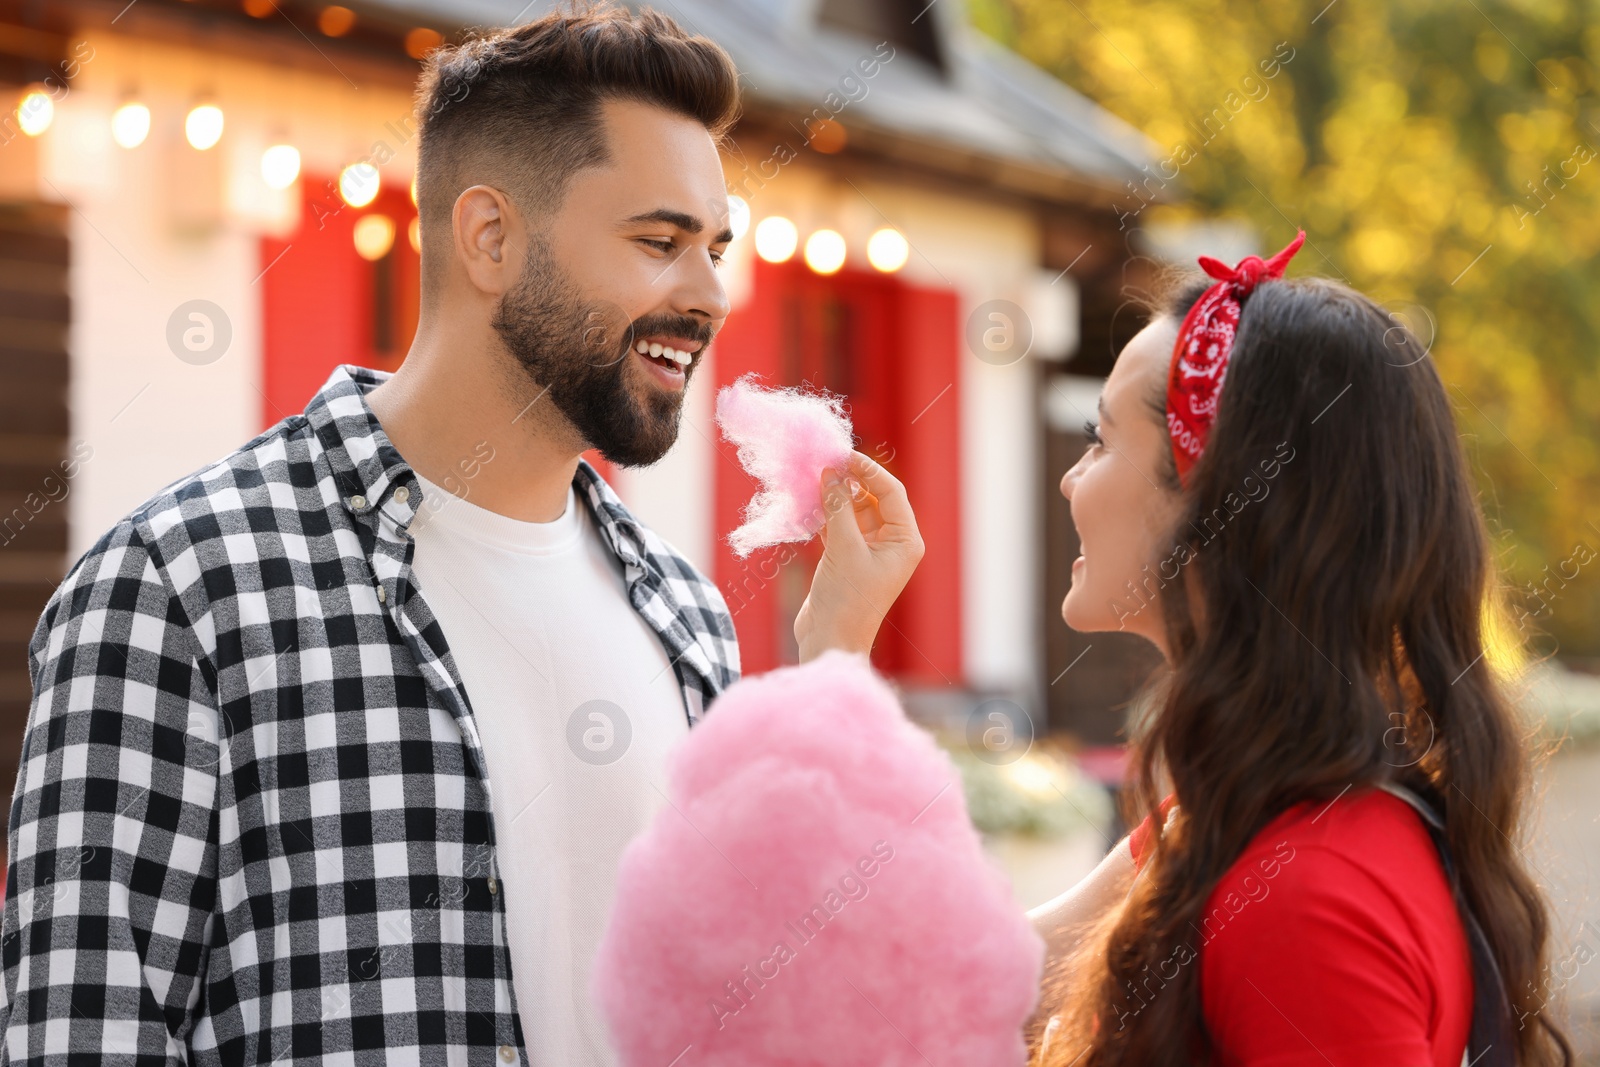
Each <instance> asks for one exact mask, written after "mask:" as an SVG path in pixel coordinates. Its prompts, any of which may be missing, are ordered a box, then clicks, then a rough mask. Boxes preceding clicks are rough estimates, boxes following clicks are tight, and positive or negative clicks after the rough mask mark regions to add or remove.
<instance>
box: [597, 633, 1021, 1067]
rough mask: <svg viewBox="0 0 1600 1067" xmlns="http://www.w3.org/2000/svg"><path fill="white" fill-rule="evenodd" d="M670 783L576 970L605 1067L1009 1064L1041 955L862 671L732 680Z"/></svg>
mask: <svg viewBox="0 0 1600 1067" xmlns="http://www.w3.org/2000/svg"><path fill="white" fill-rule="evenodd" d="M667 776H668V782H667V793H668V796H669V797H670V799H671V803H670V804H666V805H663V806H662V807H661V808H660V810H659V811H658V812H657V814H656V816H655V818H654V820H653V821H652V823H651V825H650V826H649V828H648V829H647V830H646V831H645V833H644V834H642V835H641V836H640V837H638V838H636V839H635V840H634V841H633V842H631V843H630V844H629V845H628V847H627V849H626V850H625V851H624V853H623V855H622V860H621V866H620V870H619V875H618V885H617V893H616V898H615V902H614V903H613V905H612V912H611V916H610V920H609V923H608V925H607V928H606V931H605V934H604V936H603V938H602V940H601V943H600V947H599V951H598V953H597V956H596V959H595V969H594V974H593V984H592V986H591V992H592V994H593V996H594V997H595V1000H596V1003H597V1004H598V1005H599V1006H600V1009H601V1012H602V1013H603V1015H604V1016H605V1018H606V1020H607V1022H608V1024H609V1026H610V1028H611V1035H612V1041H613V1045H614V1047H615V1048H616V1051H617V1053H618V1055H619V1057H620V1060H621V1063H622V1064H623V1067H663V1065H665V1064H674V1067H764V1065H772V1067H779V1065H792V1067H800V1065H802V1064H803V1065H815V1064H829V1065H830V1067H927V1065H928V1064H930V1063H931V1064H934V1065H935V1067H957V1065H960V1067H1008V1065H1009V1067H1019V1065H1021V1064H1023V1063H1024V1062H1025V1061H1026V1059H1027V1050H1026V1046H1025V1044H1024V1042H1023V1039H1022V1025H1023V1023H1024V1021H1025V1020H1026V1019H1027V1017H1028V1016H1029V1014H1030V1013H1031V1012H1032V1010H1033V1008H1034V1006H1035V1003H1036V1000H1037V996H1038V989H1039V979H1040V974H1041V970H1042V967H1043V963H1044V945H1043V943H1042V942H1041V941H1040V940H1039V938H1038V936H1037V935H1036V934H1035V933H1034V931H1033V928H1032V926H1031V924H1030V923H1029V922H1028V920H1027V917H1026V915H1025V914H1024V913H1023V911H1022V910H1021V909H1020V908H1019V907H1017V905H1016V904H1015V903H1014V901H1013V899H1012V894H1011V889H1010V884H1009V881H1008V880H1007V878H1006V876H1005V874H1004V873H1003V872H1002V871H1001V870H1000V868H999V867H998V866H997V865H996V864H995V863H994V862H993V861H992V860H990V859H989V858H988V857H987V856H986V854H985V853H984V852H983V850H982V846H981V845H980V843H979V840H978V835H977V833H976V832H975V831H974V829H973V828H972V824H971V821H970V820H969V818H968V816H967V811H966V805H965V802H964V800H963V794H962V788H961V780H960V772H959V771H958V770H957V769H956V767H955V765H954V764H953V763H952V762H951V760H950V758H949V757H948V756H947V755H946V754H945V753H944V752H943V751H942V750H941V749H940V748H939V747H938V746H937V745H936V744H935V743H934V742H933V740H932V739H931V738H930V737H929V736H928V735H927V734H926V733H925V732H924V731H922V730H921V729H919V728H917V727H916V726H914V725H912V724H911V723H910V722H909V721H908V720H907V719H906V718H905V715H904V713H903V712H902V711H901V710H900V706H899V703H898V702H897V701H896V699H895V697H894V694H893V692H892V691H891V690H890V689H889V687H888V685H887V684H885V683H884V681H883V680H882V679H881V678H879V677H878V676H877V675H876V674H874V673H873V672H872V670H871V669H870V668H869V667H868V666H867V663H866V659H865V657H862V656H858V655H851V654H848V653H844V652H828V653H826V654H824V655H822V656H820V657H819V658H817V659H816V660H814V661H812V662H811V663H809V664H805V665H803V666H799V667H788V668H783V669H780V670H775V671H772V672H770V673H768V674H764V675H760V676H757V677H751V678H746V679H744V680H743V681H740V682H738V683H737V684H735V685H734V686H732V687H730V688H729V689H728V690H727V691H726V692H725V693H723V695H722V696H721V697H719V698H718V700H717V702H716V704H715V705H714V706H713V708H712V710H711V713H710V714H709V715H708V716H707V717H706V719H705V720H704V721H703V722H702V723H701V724H699V725H698V726H696V727H695V729H694V730H693V731H692V732H691V733H690V735H689V736H688V738H686V739H685V740H684V742H683V743H682V744H681V745H680V747H679V748H678V749H677V750H676V751H675V752H674V753H673V754H672V756H671V757H670V759H669V762H668V770H667ZM863 860H865V862H863ZM869 869H870V870H871V872H872V873H871V874H870V875H868V874H867V873H866V872H867V871H868V870H869ZM830 893H832V894H833V895H832V896H830V895H829V894H830ZM814 908H815V909H818V911H813V909H814ZM808 916H809V921H807V919H808ZM802 923H805V925H803V926H802ZM780 946H785V947H786V948H787V953H785V952H784V951H782V949H781V948H780ZM730 983H731V985H730ZM735 988H738V989H742V993H741V995H740V996H737V997H736V996H735V994H734V993H733V992H732V991H731V990H732V989H735ZM686 1050H687V1051H686Z"/></svg>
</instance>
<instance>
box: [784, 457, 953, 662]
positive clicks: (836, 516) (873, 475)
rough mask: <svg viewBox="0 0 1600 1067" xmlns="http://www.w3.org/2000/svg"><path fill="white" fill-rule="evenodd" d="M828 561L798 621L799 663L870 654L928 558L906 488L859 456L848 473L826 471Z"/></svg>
mask: <svg viewBox="0 0 1600 1067" xmlns="http://www.w3.org/2000/svg"><path fill="white" fill-rule="evenodd" d="M822 507H823V511H824V514H825V516H826V521H825V523H824V525H823V527H822V559H821V560H820V561H819V562H818V563H817V570H816V573H815V574H813V575H812V576H811V591H810V592H809V593H807V594H806V600H805V603H804V604H802V605H800V614H799V615H797V616H795V620H794V639H795V641H796V642H797V643H798V644H799V646H800V662H802V663H804V662H806V661H807V660H810V659H813V658H815V657H816V656H818V655H820V654H821V653H822V652H824V651H826V650H827V649H830V648H841V649H844V650H845V651H847V652H869V651H871V649H872V642H873V641H874V640H875V639H876V638H877V636H878V627H879V626H880V625H882V623H883V617H884V616H885V615H886V614H888V612H889V608H890V606H891V605H893V604H894V602H895V598H896V597H898V596H899V595H900V591H901V590H902V589H904V588H905V587H906V582H908V581H910V580H911V572H912V571H914V570H916V569H917V563H918V561H920V560H921V559H922V552H923V545H922V535H921V534H919V533H918V532H917V517H916V516H915V515H913V514H912V512H911V502H910V501H909V500H908V499H907V498H906V487H905V486H903V485H901V484H900V481H899V479H897V478H896V477H895V476H894V475H892V474H890V473H889V472H888V471H886V470H884V469H883V466H882V465H881V464H879V463H877V462H876V461H874V460H872V459H870V458H869V457H867V456H864V455H862V454H861V453H860V452H852V453H850V466H849V469H848V471H847V472H844V473H843V476H841V472H838V471H832V470H825V471H823V472H822Z"/></svg>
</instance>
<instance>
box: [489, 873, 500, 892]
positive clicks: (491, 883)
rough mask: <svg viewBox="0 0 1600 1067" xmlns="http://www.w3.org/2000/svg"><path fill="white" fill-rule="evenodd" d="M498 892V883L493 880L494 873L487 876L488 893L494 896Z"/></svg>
mask: <svg viewBox="0 0 1600 1067" xmlns="http://www.w3.org/2000/svg"><path fill="white" fill-rule="evenodd" d="M498 892H500V883H499V882H497V881H495V880H494V875H492V874H491V875H490V876H489V895H490V896H494V895H495V894H496V893H498Z"/></svg>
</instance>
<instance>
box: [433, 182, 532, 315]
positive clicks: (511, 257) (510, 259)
mask: <svg viewBox="0 0 1600 1067" xmlns="http://www.w3.org/2000/svg"><path fill="white" fill-rule="evenodd" d="M450 230H451V233H452V235H453V236H454V238H455V253H456V257H457V258H458V259H459V260H460V261H461V265H462V267H463V268H464V269H465V270H466V274H467V280H468V281H470V282H471V283H472V284H473V286H474V287H475V288H477V289H478V290H479V291H481V292H483V293H484V294H485V295H488V296H499V295H500V294H502V293H504V292H506V291H507V290H508V289H510V288H511V287H512V286H513V285H515V284H516V281H517V278H518V276H520V275H521V273H522V261H523V258H524V257H525V256H526V254H527V249H526V248H525V247H524V245H525V243H526V229H525V228H524V227H523V225H522V216H521V214H520V213H519V212H518V211H517V209H516V207H515V206H514V205H513V204H512V203H511V200H510V199H509V198H508V197H507V196H506V195H505V193H503V192H501V191H500V190H499V189H496V188H494V187H493V186H490V185H474V186H472V187H470V188H468V189H465V190H463V191H462V193H461V195H460V196H458V197H456V203H455V208H454V209H453V210H452V212H451V215H450Z"/></svg>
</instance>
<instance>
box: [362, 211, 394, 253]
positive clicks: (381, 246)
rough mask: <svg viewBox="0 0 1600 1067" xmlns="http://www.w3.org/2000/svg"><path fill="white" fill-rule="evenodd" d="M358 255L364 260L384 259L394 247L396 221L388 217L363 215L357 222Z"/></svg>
mask: <svg viewBox="0 0 1600 1067" xmlns="http://www.w3.org/2000/svg"><path fill="white" fill-rule="evenodd" d="M355 242H356V253H357V254H358V255H360V256H361V258H362V259H382V258H383V257H384V256H386V255H388V254H389V249H391V248H393V247H394V220H393V219H391V218H390V217H389V216H387V215H363V216H361V217H360V218H359V219H357V220H356V228H355Z"/></svg>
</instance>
